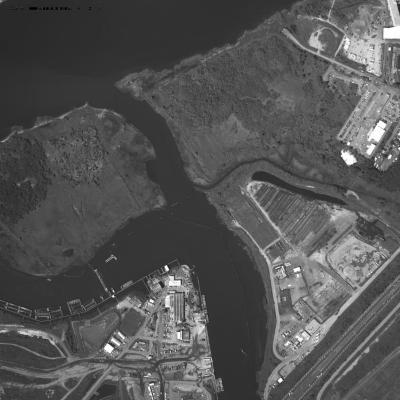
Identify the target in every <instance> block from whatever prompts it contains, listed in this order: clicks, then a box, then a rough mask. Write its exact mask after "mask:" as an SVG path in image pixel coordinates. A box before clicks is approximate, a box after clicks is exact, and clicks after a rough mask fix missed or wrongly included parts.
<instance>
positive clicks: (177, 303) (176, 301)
mask: <svg viewBox="0 0 400 400" xmlns="http://www.w3.org/2000/svg"><path fill="white" fill-rule="evenodd" d="M173 309H174V320H175V323H177V324H178V323H181V322H183V321H184V320H185V294H184V293H183V292H175V293H174V297H173Z"/></svg>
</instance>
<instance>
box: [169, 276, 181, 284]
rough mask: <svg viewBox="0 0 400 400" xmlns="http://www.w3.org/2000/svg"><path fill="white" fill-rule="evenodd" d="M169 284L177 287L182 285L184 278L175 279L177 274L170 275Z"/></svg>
mask: <svg viewBox="0 0 400 400" xmlns="http://www.w3.org/2000/svg"><path fill="white" fill-rule="evenodd" d="M168 285H169V286H173V287H177V286H181V285H182V280H181V279H175V276H173V275H168Z"/></svg>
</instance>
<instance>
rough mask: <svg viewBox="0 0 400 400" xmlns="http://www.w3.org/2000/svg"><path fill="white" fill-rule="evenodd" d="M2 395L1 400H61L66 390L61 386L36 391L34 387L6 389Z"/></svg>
mask: <svg viewBox="0 0 400 400" xmlns="http://www.w3.org/2000/svg"><path fill="white" fill-rule="evenodd" d="M4 392H5V393H4V395H3V394H2V397H1V398H2V399H3V400H14V399H21V400H49V399H54V400H58V399H61V398H62V397H63V396H64V395H65V394H66V393H67V391H66V389H65V388H63V387H62V386H61V385H55V386H50V387H48V388H45V389H38V388H35V387H29V388H24V387H18V388H17V387H6V388H4Z"/></svg>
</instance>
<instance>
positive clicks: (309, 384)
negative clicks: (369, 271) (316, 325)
mask: <svg viewBox="0 0 400 400" xmlns="http://www.w3.org/2000/svg"><path fill="white" fill-rule="evenodd" d="M399 301H400V277H398V278H396V279H395V280H394V281H393V282H392V283H391V284H390V286H389V287H388V288H387V289H386V290H385V291H384V292H383V293H382V294H381V295H380V296H379V297H378V298H377V299H376V300H375V301H374V302H373V303H372V304H371V306H370V307H369V308H368V309H367V310H366V311H365V312H364V313H363V314H361V316H360V317H359V318H358V319H357V320H356V321H355V322H354V323H353V324H352V325H350V327H349V328H348V329H347V330H346V332H345V333H344V334H343V335H341V336H340V338H339V339H338V340H337V341H336V342H335V343H334V344H333V345H332V346H331V348H330V349H329V350H328V351H327V352H326V353H324V354H323V355H322V356H321V357H320V358H319V359H318V360H317V361H316V363H314V365H313V366H312V367H311V368H310V369H309V370H308V371H307V372H306V373H305V374H304V375H303V377H302V378H301V379H300V380H299V381H298V382H297V383H296V384H295V385H294V386H293V388H292V389H291V390H290V392H289V393H287V394H286V395H285V396H284V397H283V399H282V400H302V399H304V398H305V397H306V396H307V394H308V393H309V392H310V391H311V390H313V389H314V388H315V387H316V386H317V385H319V384H320V383H321V381H322V379H323V378H325V376H326V375H327V374H328V373H329V372H330V371H331V369H332V368H333V367H334V365H335V363H336V362H337V361H338V360H339V359H340V358H341V357H342V356H343V355H344V354H345V353H346V351H347V350H348V349H349V348H350V347H351V346H352V345H355V344H356V343H357V341H358V340H359V338H360V337H362V335H363V334H365V333H366V332H368V331H370V330H371V329H373V327H374V326H375V324H376V323H377V321H378V320H379V319H380V318H381V317H382V315H385V314H386V313H388V312H390V310H391V309H393V308H394V307H395V306H396V304H398V302H399Z"/></svg>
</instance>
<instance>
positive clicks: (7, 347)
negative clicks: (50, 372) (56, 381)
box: [0, 344, 65, 369]
mask: <svg viewBox="0 0 400 400" xmlns="http://www.w3.org/2000/svg"><path fill="white" fill-rule="evenodd" d="M0 362H3V363H5V364H7V363H9V364H16V365H18V366H20V367H33V368H39V369H41V368H43V369H47V368H54V367H57V366H59V365H61V364H63V363H64V362H65V358H58V359H49V358H44V357H40V356H37V355H36V354H33V353H30V352H29V351H26V350H23V349H22V348H20V347H15V346H13V345H12V344H0Z"/></svg>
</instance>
